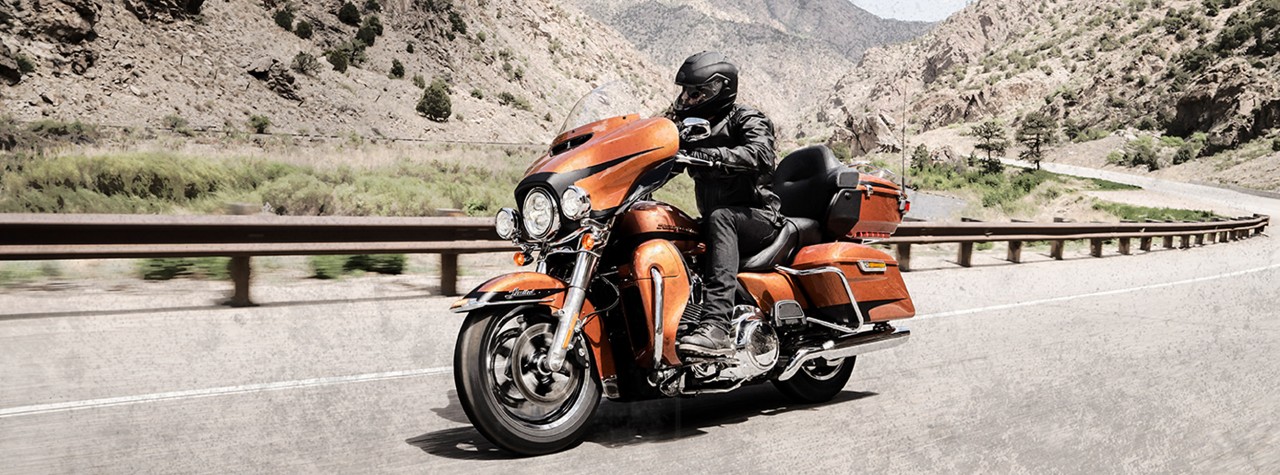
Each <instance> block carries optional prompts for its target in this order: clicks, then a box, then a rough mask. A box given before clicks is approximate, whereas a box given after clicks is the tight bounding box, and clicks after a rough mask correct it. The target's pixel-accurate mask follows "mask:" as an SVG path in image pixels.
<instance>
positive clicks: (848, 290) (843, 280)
mask: <svg viewBox="0 0 1280 475" xmlns="http://www.w3.org/2000/svg"><path fill="white" fill-rule="evenodd" d="M777 269H778V270H780V271H782V272H786V273H788V274H791V275H794V276H798V277H804V276H809V275H817V274H828V273H830V274H835V275H836V276H837V277H839V278H840V285H843V286H844V292H845V294H847V295H848V296H849V305H850V306H852V307H853V314H854V315H857V316H858V326H856V327H853V328H854V330H857V329H859V328H862V326H863V325H866V324H867V317H865V316H863V315H862V309H861V308H859V307H858V299H857V298H855V297H854V296H853V288H852V287H849V278H848V277H845V276H844V271H841V270H840V268H839V267H835V266H826V267H818V268H814V269H806V270H795V269H792V268H790V267H785V266H778V267H777Z"/></svg>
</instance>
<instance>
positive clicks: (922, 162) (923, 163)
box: [911, 144, 933, 170]
mask: <svg viewBox="0 0 1280 475" xmlns="http://www.w3.org/2000/svg"><path fill="white" fill-rule="evenodd" d="M932 164H933V158H932V157H930V156H929V147H928V146H925V144H920V145H917V146H916V148H915V150H913V151H912V152H911V168H913V169H916V170H920V169H924V168H927V167H929V166H930V165H932Z"/></svg>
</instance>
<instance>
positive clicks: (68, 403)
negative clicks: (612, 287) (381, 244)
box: [0, 236, 1280, 474]
mask: <svg viewBox="0 0 1280 475" xmlns="http://www.w3.org/2000/svg"><path fill="white" fill-rule="evenodd" d="M1036 260H1037V262H1032V263H1027V264H1021V265H1008V264H1001V263H1000V262H999V261H998V260H997V259H995V258H993V257H992V258H987V259H979V260H978V264H979V265H978V267H974V268H969V269H954V268H953V269H947V270H937V271H925V272H913V273H910V274H907V277H906V278H907V284H908V286H909V288H910V289H911V291H912V294H913V296H914V297H915V299H916V304H917V308H918V310H919V313H920V316H919V317H918V318H916V319H915V320H914V321H910V322H909V323H908V325H907V326H909V327H910V328H911V329H912V331H913V337H912V340H911V341H910V342H908V343H907V344H906V345H903V346H900V347H898V348H895V349H892V350H887V351H884V352H879V353H873V354H870V355H866V356H863V357H861V358H860V359H859V361H858V364H857V367H856V369H855V371H854V378H853V380H852V381H851V382H850V383H849V385H848V386H847V387H846V388H845V391H844V392H843V393H842V394H841V395H840V396H838V397H837V398H836V400H835V401H833V402H830V403H827V404H820V405H793V404H790V403H788V402H786V401H785V400H784V399H783V398H782V397H781V396H780V395H779V394H778V393H777V392H776V391H775V390H774V389H773V388H772V387H771V386H769V385H761V386H755V387H749V388H744V389H743V390H741V391H739V392H736V393H730V394H726V395H719V396H704V397H698V398H694V399H683V400H664V401H651V402H644V403H633V404H619V403H612V402H605V403H603V404H602V405H601V407H600V410H599V412H598V413H597V415H596V419H595V421H594V422H593V426H592V429H591V431H590V432H589V433H588V435H587V438H586V441H585V442H584V443H583V444H582V445H580V446H578V447H576V448H574V449H571V450H568V451H565V452H562V453H559V454H553V455H548V456H543V457H536V458H512V457H510V456H509V455H508V454H505V453H503V452H501V451H498V450H497V449H495V448H494V447H493V446H492V445H491V444H489V443H488V442H486V441H485V440H484V439H483V438H482V437H481V436H480V435H479V434H478V433H477V432H476V431H475V430H474V429H473V428H471V427H470V425H469V423H468V422H467V420H466V416H465V415H464V414H463V411H462V409H461V407H460V406H459V405H458V402H457V398H456V396H455V393H454V390H453V377H452V371H451V368H450V364H451V359H452V350H453V341H454V338H455V336H456V332H457V330H458V328H459V326H460V324H461V321H462V319H461V317H459V316H456V315H453V314H450V313H448V312H446V311H445V309H446V308H447V307H448V304H449V303H450V302H451V299H448V298H440V297H433V296H431V295H429V294H428V293H426V292H424V291H422V290H421V289H415V288H403V287H398V286H394V285H390V284H387V283H386V282H388V281H383V280H378V279H353V280H347V281H340V282H306V283H303V284H297V285H292V286H286V285H281V286H279V288H276V287H274V286H273V285H271V284H268V285H264V286H259V287H256V288H255V292H256V293H257V295H258V296H260V297H259V298H260V300H262V301H263V302H266V304H265V305H263V306H261V307H256V308H247V309H230V308H222V307H217V306H213V305H209V302H210V301H211V299H208V298H205V296H202V294H200V293H199V292H197V291H194V290H193V291H190V292H186V291H183V292H176V291H172V290H171V289H172V288H173V287H172V286H173V285H179V286H180V285H182V284H178V283H173V284H164V285H161V286H157V287H155V288H154V290H150V291H148V292H149V294H144V295H133V296H127V297H121V296H112V295H108V294H94V293H86V292H87V291H85V292H79V291H69V290H62V291H49V292H26V293H12V292H10V293H3V294H0V381H2V383H0V388H3V390H2V391H0V461H3V463H0V473H22V474H26V473H72V472H74V473H93V472H106V473H119V472H141V473H184V472H202V473H209V472H216V473H223V472H235V473H281V472H286V473H297V472H306V473H315V472H326V473H334V472H336V473H385V472H391V473H432V474H437V473H470V472H484V473H494V472H514V473H547V472H556V473H588V472H592V473H595V472H601V471H605V470H608V471H612V472H619V473H646V474H648V473H670V472H675V471H692V472H713V473H772V472H831V471H839V472H853V471H870V472H873V473H886V472H887V473H903V472H924V473H976V472H984V473H985V472H1000V473H1006V472H1025V473H1045V472H1050V473H1060V472H1065V473H1168V472H1177V473H1186V472H1194V473H1280V392H1278V391H1277V390H1278V389H1280V370H1277V363H1276V361H1277V359H1280V305H1277V304H1280V291H1278V290H1277V287H1278V286H1280V244H1278V243H1277V242H1276V240H1275V239H1272V238H1269V237H1265V236H1264V237H1257V238H1253V239H1248V240H1245V241H1240V242H1236V243H1230V244H1215V245H1209V246H1205V247H1198V248H1192V249H1188V250H1156V251H1154V252H1151V253H1138V254H1136V255H1132V256H1118V255H1115V252H1114V249H1110V250H1109V252H1108V255H1107V256H1106V257H1104V258H1101V259H1095V258H1090V257H1087V256H1084V255H1081V254H1077V255H1075V256H1074V257H1072V258H1069V259H1068V260H1066V261H1064V262H1047V261H1046V260H1045V259H1036ZM479 277H481V276H474V277H472V278H471V279H470V283H474V281H475V280H476V279H478V278H479ZM165 289H170V290H165Z"/></svg>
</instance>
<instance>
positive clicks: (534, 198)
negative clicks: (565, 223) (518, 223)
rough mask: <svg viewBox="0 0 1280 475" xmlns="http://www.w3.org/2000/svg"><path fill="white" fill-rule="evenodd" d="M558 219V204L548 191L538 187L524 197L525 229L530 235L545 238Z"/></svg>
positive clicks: (535, 237)
mask: <svg viewBox="0 0 1280 475" xmlns="http://www.w3.org/2000/svg"><path fill="white" fill-rule="evenodd" d="M558 221H559V219H558V218H557V217H556V204H555V202H554V201H552V200H551V195H549V194H547V192H546V191H543V190H542V189H541V188H537V189H534V190H533V191H530V192H529V194H528V195H527V196H525V197H524V230H525V231H528V232H529V237H531V238H534V239H545V238H546V237H547V235H548V234H550V233H551V230H552V228H554V227H555V225H556V224H557V222H558Z"/></svg>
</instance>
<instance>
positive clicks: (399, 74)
mask: <svg viewBox="0 0 1280 475" xmlns="http://www.w3.org/2000/svg"><path fill="white" fill-rule="evenodd" d="M391 77H392V78H395V79H403V78H404V64H403V63H401V62H400V60H398V59H393V60H391Z"/></svg>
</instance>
